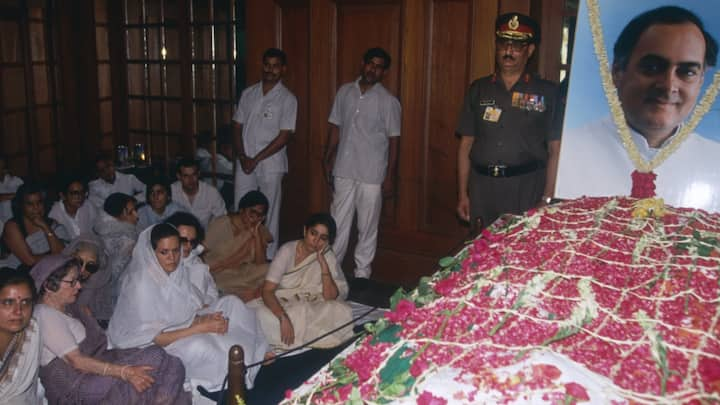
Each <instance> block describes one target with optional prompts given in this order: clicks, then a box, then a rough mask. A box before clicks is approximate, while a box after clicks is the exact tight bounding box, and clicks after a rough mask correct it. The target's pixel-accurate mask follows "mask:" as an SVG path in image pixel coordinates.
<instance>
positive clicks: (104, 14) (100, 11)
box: [95, 0, 117, 24]
mask: <svg viewBox="0 0 720 405" xmlns="http://www.w3.org/2000/svg"><path fill="white" fill-rule="evenodd" d="M115 1H117V0H115ZM107 2H108V0H95V23H96V24H106V23H107V22H108V10H107V6H108V5H107Z"/></svg>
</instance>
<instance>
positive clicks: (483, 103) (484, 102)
mask: <svg viewBox="0 0 720 405" xmlns="http://www.w3.org/2000/svg"><path fill="white" fill-rule="evenodd" d="M477 104H478V105H479V106H481V107H484V106H486V105H495V100H494V99H489V100H479V101H478V103H477Z"/></svg>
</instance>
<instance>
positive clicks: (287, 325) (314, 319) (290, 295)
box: [253, 213, 352, 349]
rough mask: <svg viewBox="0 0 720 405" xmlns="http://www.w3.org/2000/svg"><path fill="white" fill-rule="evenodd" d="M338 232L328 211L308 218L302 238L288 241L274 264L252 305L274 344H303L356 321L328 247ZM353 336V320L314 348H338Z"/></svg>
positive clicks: (342, 277)
mask: <svg viewBox="0 0 720 405" xmlns="http://www.w3.org/2000/svg"><path fill="white" fill-rule="evenodd" d="M335 232H336V225H335V220H333V218H332V216H330V214H326V213H318V214H313V215H311V216H310V217H309V218H308V220H307V221H306V222H305V227H304V231H303V239H300V240H296V241H292V242H288V243H286V244H284V245H283V246H282V247H281V248H280V249H279V250H278V253H277V255H276V256H275V259H273V261H272V263H271V264H270V270H268V274H267V276H266V278H265V284H264V285H263V289H262V300H256V301H253V306H255V307H257V314H258V318H259V319H260V325H261V326H262V328H263V331H264V332H265V336H266V337H267V338H268V341H269V342H270V344H271V345H272V346H273V348H275V349H289V348H293V347H297V346H300V345H303V344H305V343H307V342H310V341H311V340H313V339H315V338H317V337H319V336H321V335H323V334H325V333H327V332H330V331H332V330H333V329H335V328H338V327H340V326H342V325H343V324H346V323H348V322H350V321H351V320H352V309H351V308H350V306H349V305H348V304H347V303H345V298H347V294H348V284H347V281H345V276H344V275H343V273H342V269H340V267H339V266H338V265H337V259H336V258H335V253H333V251H332V249H330V244H332V241H333V239H334V237H335ZM351 337H352V324H350V325H347V326H345V327H343V328H341V329H340V330H339V331H337V332H335V333H333V334H331V335H329V336H327V337H325V338H323V339H320V340H319V341H317V342H314V343H312V344H310V347H315V348H330V347H335V346H338V345H340V344H342V343H343V342H345V341H346V340H347V339H349V338H351Z"/></svg>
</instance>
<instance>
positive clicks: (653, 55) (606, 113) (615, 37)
mask: <svg viewBox="0 0 720 405" xmlns="http://www.w3.org/2000/svg"><path fill="white" fill-rule="evenodd" d="M719 19H720V10H718V7H717V6H716V5H715V4H713V2H707V1H701V0H685V1H678V2H674V4H673V5H672V6H670V5H667V6H666V5H662V4H661V3H659V2H657V1H650V0H642V1H633V2H627V1H624V2H623V1H619V0H586V1H582V2H581V5H580V10H579V14H578V28H577V31H576V41H575V54H574V55H573V64H572V72H571V76H570V86H569V93H568V102H567V109H566V112H565V122H564V128H563V135H562V144H561V150H560V160H559V169H558V177H557V183H556V192H555V196H556V197H557V198H576V197H581V196H614V195H619V196H634V197H639V198H644V197H651V196H653V197H660V198H663V200H664V201H665V203H666V204H670V205H674V206H678V207H691V208H699V209H704V210H707V211H710V212H718V211H720V165H718V164H717V163H716V161H715V159H717V157H718V156H720V131H719V130H718V128H720V104H719V103H718V101H716V100H714V98H715V97H714V96H715V95H716V94H717V90H718V84H719V82H720V80H719V78H720V75H716V64H717V53H718V43H717V38H718V37H720V25H718V24H717V21H720V20H719ZM602 47H604V52H605V55H606V56H605V58H604V59H603V56H604V55H603V49H598V48H602ZM603 71H604V72H605V73H606V75H605V76H604V77H605V79H604V81H605V82H604V83H603V75H602V72H603Z"/></svg>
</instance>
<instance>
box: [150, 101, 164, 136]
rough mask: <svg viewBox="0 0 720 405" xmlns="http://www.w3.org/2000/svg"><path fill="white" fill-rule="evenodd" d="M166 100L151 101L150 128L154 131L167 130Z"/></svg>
mask: <svg viewBox="0 0 720 405" xmlns="http://www.w3.org/2000/svg"><path fill="white" fill-rule="evenodd" d="M163 103H164V101H151V102H150V128H152V130H153V131H159V132H165V126H164V125H163V123H164V122H165V116H164V115H165V110H164V109H163Z"/></svg>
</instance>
